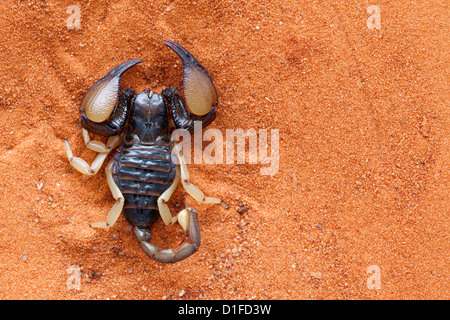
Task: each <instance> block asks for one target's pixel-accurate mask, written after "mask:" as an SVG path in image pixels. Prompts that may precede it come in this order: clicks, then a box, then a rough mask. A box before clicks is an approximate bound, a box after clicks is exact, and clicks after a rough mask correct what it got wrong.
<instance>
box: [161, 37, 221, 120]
mask: <svg viewBox="0 0 450 320" xmlns="http://www.w3.org/2000/svg"><path fill="white" fill-rule="evenodd" d="M164 44H165V45H166V46H168V47H169V48H170V49H172V50H173V51H175V53H176V54H178V56H179V57H180V58H181V60H182V61H183V67H184V68H183V94H184V99H185V100H186V105H187V107H188V109H189V111H190V112H191V113H193V114H195V115H197V116H203V115H205V114H207V113H208V112H210V110H211V108H212V107H213V106H214V105H215V104H217V92H216V88H215V87H214V83H213V82H212V80H211V77H210V76H209V74H208V71H206V69H205V68H204V67H203V66H202V65H201V64H200V62H198V61H197V59H196V58H195V57H194V56H193V55H192V54H191V53H190V52H189V51H187V50H186V49H185V48H184V47H183V46H181V45H180V44H178V43H176V42H174V41H170V40H166V41H165V42H164Z"/></svg>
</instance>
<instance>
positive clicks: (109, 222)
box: [91, 159, 125, 229]
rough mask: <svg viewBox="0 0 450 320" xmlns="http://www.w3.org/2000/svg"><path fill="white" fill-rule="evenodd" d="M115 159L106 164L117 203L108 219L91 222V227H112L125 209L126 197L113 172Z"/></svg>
mask: <svg viewBox="0 0 450 320" xmlns="http://www.w3.org/2000/svg"><path fill="white" fill-rule="evenodd" d="M113 162H114V159H111V160H110V161H109V162H108V164H107V165H106V169H105V171H106V180H107V181H108V185H109V189H110V190H111V193H112V196H113V197H114V199H116V203H115V204H114V205H113V207H112V208H111V210H110V211H109V213H108V217H107V218H106V221H102V222H95V223H91V227H93V228H101V229H108V228H110V227H112V226H113V225H114V224H115V223H116V221H117V219H118V218H119V216H120V213H121V212H122V209H123V204H124V202H125V199H124V198H123V195H122V192H120V190H119V187H118V186H117V185H116V183H115V182H114V178H113V174H112V164H113Z"/></svg>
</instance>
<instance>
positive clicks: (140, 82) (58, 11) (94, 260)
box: [0, 0, 450, 299]
mask: <svg viewBox="0 0 450 320" xmlns="http://www.w3.org/2000/svg"><path fill="white" fill-rule="evenodd" d="M70 5H77V6H78V8H79V9H80V14H81V17H80V24H81V28H80V29H69V28H68V21H67V20H68V19H69V22H71V21H72V20H71V19H70V16H71V15H73V14H76V12H75V13H72V11H70V10H69V12H68V7H69V6H70ZM370 5H377V6H378V7H379V8H380V15H381V23H380V28H379V29H378V28H369V26H372V25H373V23H374V22H376V20H373V21H372V20H369V24H368V23H367V20H368V19H369V17H370V16H371V13H368V12H367V8H368V7H369V6H370ZM448 9H449V8H448V5H445V4H444V3H443V2H442V3H439V4H437V3H436V2H434V1H418V2H415V3H410V4H403V2H402V1H398V0H397V1H378V2H376V3H370V2H366V1H362V2H361V1H333V2H319V1H284V0H282V1H210V0H205V1H203V0H197V1H178V0H174V1H162V0H157V1H146V2H145V3H144V2H138V1H132V0H120V1H114V2H113V1H77V2H72V1H17V0H15V1H8V0H7V1H2V2H1V3H0V12H1V18H0V30H1V40H0V63H1V67H0V94H1V96H0V121H1V128H2V134H1V136H0V148H1V152H0V172H1V173H0V285H1V288H0V298H2V299H222V298H224V299H448V298H449V297H450V295H449V281H448V279H449V232H448V230H449V219H448V217H449V214H448V213H449V209H448V208H449V200H448V195H449V186H448V181H449V180H448V178H449V171H448V167H449V159H450V158H449V140H448V132H449V113H448V104H449V93H448V92H449V87H448V79H449V73H448V71H449V66H448V62H449V61H448V58H449V52H448V50H449V46H448V39H449V38H450V35H449V29H448ZM73 21H74V22H75V24H76V20H73ZM371 23H372V24H371ZM165 39H171V40H174V41H177V42H179V43H181V44H182V45H184V46H185V47H186V48H188V49H189V50H190V51H191V52H192V53H193V54H194V55H195V56H196V57H197V58H198V59H199V60H200V61H201V62H202V64H203V65H204V66H205V67H206V68H207V69H208V70H209V72H210V74H211V76H212V78H213V79H214V82H215V85H216V87H217V90H218V93H219V98H220V106H219V108H218V116H217V119H216V121H215V122H214V124H213V125H212V126H211V128H215V129H219V130H221V131H222V132H224V133H225V130H226V129H238V128H242V129H244V130H247V129H255V130H256V132H261V131H260V130H263V129H266V130H268V132H269V139H270V132H271V131H270V130H272V129H277V130H279V170H278V171H277V172H276V174H275V175H273V176H267V175H262V174H261V172H260V169H261V168H263V167H264V166H263V165H261V164H259V163H258V164H249V163H248V161H247V162H246V163H245V164H237V161H236V160H235V161H234V163H232V164H219V165H205V164H192V165H191V166H190V172H191V176H192V181H193V182H194V183H195V184H196V185H198V186H199V187H201V188H202V189H203V190H205V192H206V193H207V194H208V195H211V196H219V197H221V198H223V199H224V200H225V201H226V202H227V203H228V204H229V206H230V209H228V210H225V209H224V208H222V207H221V206H217V205H216V206H214V205H199V204H196V203H194V201H193V199H192V198H190V197H189V196H187V195H186V194H185V193H184V192H183V191H182V190H181V188H180V189H179V190H177V192H176V194H175V195H174V197H173V199H172V203H171V208H172V209H173V210H177V208H180V207H184V206H185V205H186V204H190V205H193V206H195V207H196V208H197V209H198V211H199V212H200V213H201V214H200V223H201V231H202V246H201V248H200V250H199V252H198V253H197V254H195V255H194V256H192V257H190V258H189V259H187V260H185V261H183V262H180V263H177V264H174V265H163V264H159V263H156V262H153V261H151V260H149V259H148V258H147V257H146V256H145V254H144V253H143V252H142V251H141V249H140V247H139V245H138V243H137V242H136V241H135V239H134V234H133V233H132V232H131V229H130V227H129V226H128V224H127V223H126V221H125V220H124V219H123V218H122V217H121V218H119V221H118V222H117V224H116V225H115V226H114V228H112V229H111V230H109V231H99V230H94V229H92V228H91V227H90V226H89V223H91V222H95V221H100V220H104V218H105V217H106V215H107V212H108V211H109V209H110V208H111V206H112V205H113V203H114V199H113V198H112V196H111V194H110V191H109V189H108V186H107V183H106V180H105V174H104V171H103V170H101V172H100V173H99V174H98V175H97V176H93V177H85V176H82V175H81V174H80V173H78V172H77V171H75V170H72V169H71V167H70V165H69V163H68V161H67V158H66V155H65V152H64V147H63V140H64V139H67V140H68V141H69V143H70V144H71V146H72V148H73V150H74V153H75V154H76V155H79V156H81V157H83V158H85V159H87V160H89V161H91V160H92V159H93V158H94V157H95V153H94V152H92V151H89V150H87V149H86V148H85V146H84V144H83V140H82V136H81V130H80V127H79V112H78V107H79V104H80V102H81V99H82V97H83V95H84V93H85V92H86V90H87V89H88V88H89V87H90V86H91V85H92V84H93V83H94V82H95V81H96V80H97V79H99V78H100V77H102V76H103V75H104V74H105V73H106V72H107V71H109V70H110V69H111V68H113V67H115V66H116V65H118V64H119V63H121V62H123V61H126V60H128V59H131V58H136V57H140V58H142V59H144V63H142V64H140V65H138V66H136V67H134V68H133V69H132V70H130V71H129V72H127V73H126V74H125V75H124V77H123V79H122V85H123V87H125V88H133V89H135V90H136V91H139V92H140V91H141V90H143V89H145V88H152V89H153V90H155V91H160V90H162V89H163V88H164V87H168V86H174V85H176V86H178V87H180V86H181V73H182V69H181V61H180V60H179V59H178V58H177V56H176V55H175V54H174V53H173V52H171V50H169V49H168V48H166V47H165V46H164V45H163V41H164V40H165ZM206 145H207V143H206V142H205V146H206ZM243 208H244V210H242V209H243ZM243 211H246V212H243ZM153 233H154V241H155V242H156V243H159V244H161V245H164V246H167V247H169V246H171V247H173V248H176V247H177V246H178V245H179V243H180V242H181V240H182V237H183V235H182V231H181V228H180V227H179V226H178V225H174V226H170V227H165V226H164V225H163V223H162V222H161V221H159V222H158V223H157V224H156V225H155V226H154V228H153ZM372 272H373V273H372ZM377 281H378V282H377ZM368 283H369V284H368ZM377 285H378V286H377Z"/></svg>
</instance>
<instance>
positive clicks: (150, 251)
mask: <svg viewBox="0 0 450 320" xmlns="http://www.w3.org/2000/svg"><path fill="white" fill-rule="evenodd" d="M188 210H189V211H190V214H189V238H190V239H191V241H192V243H184V244H183V245H182V246H181V248H180V249H179V250H178V251H177V252H174V251H173V250H172V249H166V250H161V248H160V247H158V246H157V245H155V244H152V243H149V242H148V241H149V240H150V238H151V234H150V231H148V230H145V229H140V228H138V227H136V228H135V229H134V233H135V235H136V239H137V240H138V241H139V244H140V245H141V248H142V250H143V251H144V252H145V254H146V255H147V256H148V257H149V258H151V259H153V260H155V261H158V262H162V263H175V262H178V261H181V260H184V259H186V258H187V257H189V256H191V255H193V254H194V253H195V252H197V250H198V249H199V247H200V242H201V240H200V226H199V223H198V218H197V215H198V213H197V211H195V210H194V209H190V208H189V209H188Z"/></svg>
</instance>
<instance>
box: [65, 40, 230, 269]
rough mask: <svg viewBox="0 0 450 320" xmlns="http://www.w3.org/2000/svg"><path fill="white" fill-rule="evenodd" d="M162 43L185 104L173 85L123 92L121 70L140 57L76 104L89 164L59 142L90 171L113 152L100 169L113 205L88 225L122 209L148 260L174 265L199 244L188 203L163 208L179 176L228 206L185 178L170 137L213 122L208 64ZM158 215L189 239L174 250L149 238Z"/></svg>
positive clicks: (214, 100)
mask: <svg viewBox="0 0 450 320" xmlns="http://www.w3.org/2000/svg"><path fill="white" fill-rule="evenodd" d="M164 44H165V45H166V46H168V47H169V48H170V49H172V50H173V51H174V52H175V53H176V54H177V55H178V56H179V57H180V58H181V60H182V63H183V82H182V92H183V97H184V101H185V102H183V99H182V98H181V97H180V93H179V91H178V89H177V88H176V87H173V88H165V89H163V90H162V92H161V94H158V93H156V92H153V91H151V90H150V89H145V90H143V91H142V92H141V93H139V94H136V93H135V92H134V90H132V89H122V88H121V87H120V78H121V76H122V74H123V73H124V72H125V71H127V70H128V69H129V68H131V67H132V66H134V65H136V64H138V63H141V62H143V60H142V59H140V58H137V59H132V60H129V61H126V62H124V63H122V64H120V65H118V66H117V67H115V68H114V69H112V70H111V71H109V72H108V73H107V74H106V75H105V76H104V77H102V78H101V79H100V80H98V81H97V82H96V83H94V84H93V85H92V86H91V87H90V88H89V90H88V91H87V92H86V94H85V95H84V97H83V99H82V102H81V106H80V112H81V118H80V124H81V127H82V134H83V140H84V143H85V145H86V147H87V148H88V149H90V150H93V151H95V152H97V153H98V154H97V156H96V158H95V159H94V160H93V162H92V164H90V165H89V164H88V163H87V162H86V161H85V160H83V159H82V158H79V157H74V156H73V153H72V150H71V149H70V146H69V143H68V142H67V140H64V144H65V150H66V154H67V157H68V159H69V162H70V164H71V165H72V166H73V167H74V168H75V169H76V170H78V171H79V172H81V173H82V174H85V175H95V174H96V173H97V172H98V171H99V169H100V168H101V167H102V165H103V163H104V161H105V159H106V158H107V156H108V154H109V153H110V152H111V151H113V150H116V149H118V152H116V153H115V154H114V156H113V157H112V159H110V161H109V162H108V163H107V165H106V168H105V172H106V180H107V183H108V186H109V188H110V190H111V193H112V196H113V197H114V199H115V200H116V202H115V204H114V205H113V206H112V208H111V209H110V211H109V213H108V216H107V218H106V221H102V222H95V223H92V224H91V227H93V228H100V229H109V228H111V227H112V226H114V224H115V223H116V221H117V219H118V217H119V216H120V214H121V213H123V215H124V217H125V219H126V221H128V223H129V224H131V226H132V227H133V228H134V233H135V236H136V239H137V241H138V242H139V244H140V246H141V248H142V250H143V251H144V252H145V254H146V255H147V256H148V257H150V258H151V259H153V260H155V261H158V262H162V263H174V262H178V261H181V260H184V259H186V258H187V257H189V256H191V255H192V254H194V253H195V252H197V250H198V249H199V247H200V243H201V237H200V226H199V221H198V212H197V211H196V210H195V209H193V208H190V207H187V208H185V209H183V210H181V211H180V212H179V213H178V214H177V215H176V216H172V214H171V212H170V209H169V207H168V205H167V202H168V201H169V199H170V197H171V195H172V194H173V192H174V191H175V189H176V187H177V185H178V183H179V182H180V181H181V183H182V185H183V187H184V190H185V191H186V192H187V193H188V194H189V195H190V196H192V197H193V198H194V199H195V200H196V201H197V202H199V203H208V204H222V205H223V206H224V207H225V208H226V207H227V206H226V204H225V203H224V202H223V201H222V200H221V199H219V198H213V197H206V196H205V195H204V193H203V192H202V191H201V190H200V189H199V188H198V187H197V186H195V185H194V184H192V183H191V182H190V180H189V172H188V169H187V166H186V161H185V159H184V157H183V154H182V148H181V144H179V143H175V142H173V141H171V131H172V130H174V128H176V129H185V130H188V131H189V132H192V131H193V128H194V122H196V121H201V125H202V128H205V127H206V126H208V125H209V124H210V123H211V122H212V121H213V120H214V119H215V117H216V106H217V104H218V97H217V92H216V88H215V86H214V83H213V82H212V80H211V77H210V75H209V74H208V72H207V71H206V69H205V68H204V67H203V66H202V65H201V64H200V63H199V62H198V61H197V59H196V58H195V57H194V56H193V55H192V54H191V53H190V52H189V51H188V50H186V49H185V48H184V47H183V46H181V45H180V44H178V43H176V42H174V41H170V40H166V41H165V42H164ZM185 104H186V105H185ZM90 133H92V134H97V135H100V136H105V137H108V139H107V142H106V144H105V143H103V142H100V141H94V140H91V137H90ZM172 157H175V159H176V160H177V162H178V164H175V163H174V161H172ZM159 216H161V218H162V220H163V222H164V223H165V225H170V224H173V223H176V222H178V223H179V224H180V225H181V227H182V228H183V230H184V234H185V238H186V234H187V233H188V235H189V239H190V243H183V245H182V246H181V247H180V248H179V250H178V251H177V252H174V251H173V250H172V249H165V250H162V249H161V248H160V247H159V246H157V245H156V244H152V243H150V242H149V241H150V239H151V237H152V234H151V232H150V229H151V227H152V225H153V224H154V223H155V222H156V221H157V219H158V218H159ZM183 242H184V240H183Z"/></svg>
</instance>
